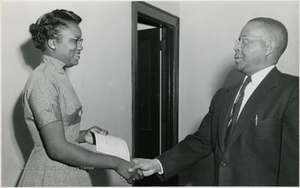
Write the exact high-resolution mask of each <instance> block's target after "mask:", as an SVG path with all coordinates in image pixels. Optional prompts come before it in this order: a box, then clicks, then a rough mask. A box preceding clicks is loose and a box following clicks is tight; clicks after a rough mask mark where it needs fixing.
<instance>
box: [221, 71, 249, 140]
mask: <svg viewBox="0 0 300 188" xmlns="http://www.w3.org/2000/svg"><path fill="white" fill-rule="evenodd" d="M250 82H251V77H250V76H249V77H248V78H247V79H246V80H245V82H244V83H243V84H242V87H241V89H240V92H239V94H238V97H237V99H236V101H235V103H234V104H233V106H232V110H231V113H230V117H229V122H228V125H227V132H226V136H225V144H227V141H228V138H229V136H230V135H231V132H232V130H233V127H234V125H235V123H236V122H237V117H238V114H239V111H240V108H241V105H242V102H243V98H244V94H245V88H246V86H247V85H248V84H249V83H250Z"/></svg>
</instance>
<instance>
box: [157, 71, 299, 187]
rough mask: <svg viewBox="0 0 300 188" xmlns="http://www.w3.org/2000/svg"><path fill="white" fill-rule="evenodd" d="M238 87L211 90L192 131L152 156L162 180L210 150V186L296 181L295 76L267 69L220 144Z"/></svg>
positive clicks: (273, 183)
mask: <svg viewBox="0 0 300 188" xmlns="http://www.w3.org/2000/svg"><path fill="white" fill-rule="evenodd" d="M240 85H241V83H239V84H236V85H233V86H231V87H229V88H225V89H220V90H219V91H217V93H216V94H215V96H214V97H213V100H212V101H211V104H210V108H209V112H208V113H207V114H206V116H205V117H204V119H203V120H202V122H201V124H200V127H199V129H198V131H196V132H195V133H194V134H192V135H188V136H187V137H186V138H185V139H184V140H183V141H181V142H180V143H179V144H177V145H176V146H175V147H174V148H173V149H171V150H169V151H167V152H165V153H164V154H162V155H161V156H158V157H157V159H159V160H160V162H161V163H162V166H163V170H164V174H163V176H162V178H163V179H164V180H166V179H169V178H170V177H172V176H174V175H176V174H178V173H179V172H181V171H183V170H185V169H187V168H188V167H190V166H191V165H193V164H195V163H196V162H198V161H200V160H202V159H204V158H205V157H207V156H208V155H209V154H211V153H213V155H214V167H212V168H214V177H213V179H214V185H220V186H226V185H229V186H234V185H242V186H243V185H244V186H251V185H260V186H275V185H293V186H296V185H299V78H298V77H294V76H290V75H287V74H283V73H281V72H280V71H278V69H277V68H276V67H275V68H274V69H272V70H271V71H270V72H269V74H268V75H267V76H266V77H265V78H264V80H263V81H262V82H261V83H260V85H259V86H258V87H257V88H256V90H255V91H254V92H253V94H252V95H251V97H250V98H249V99H248V101H247V103H246V105H245V106H244V108H243V110H242V112H241V114H240V117H239V119H238V122H237V123H236V125H235V129H234V130H233V133H232V136H231V137H230V138H229V140H228V144H227V145H225V144H224V137H225V132H226V126H227V123H228V120H229V119H228V118H229V113H230V110H231V107H232V104H233V101H234V99H235V97H236V94H237V91H238V89H239V87H240ZM256 116H257V117H258V120H257V123H256V120H255V118H256ZM199 178H201V177H199Z"/></svg>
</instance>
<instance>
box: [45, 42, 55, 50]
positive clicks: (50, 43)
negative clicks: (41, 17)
mask: <svg viewBox="0 0 300 188" xmlns="http://www.w3.org/2000/svg"><path fill="white" fill-rule="evenodd" d="M47 45H48V46H49V48H50V49H52V50H55V48H56V39H49V40H48V42H47Z"/></svg>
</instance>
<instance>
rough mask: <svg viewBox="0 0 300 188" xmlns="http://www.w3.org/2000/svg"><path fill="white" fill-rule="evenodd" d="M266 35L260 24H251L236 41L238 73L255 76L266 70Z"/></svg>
mask: <svg viewBox="0 0 300 188" xmlns="http://www.w3.org/2000/svg"><path fill="white" fill-rule="evenodd" d="M265 38H266V34H265V32H264V30H263V28H262V27H261V26H260V23H256V22H249V23H248V24H247V25H246V26H245V27H244V28H243V29H242V31H241V34H240V36H239V39H238V40H237V41H236V45H235V47H234V51H235V52H236V53H235V55H234V59H235V64H236V68H237V70H238V71H240V72H242V73H244V74H246V75H249V76H251V75H253V74H254V73H256V72H257V71H259V70H261V69H263V68H265V61H266V59H265V58H266V47H267V45H266V44H267V43H266V40H265Z"/></svg>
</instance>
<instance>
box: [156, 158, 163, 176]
mask: <svg viewBox="0 0 300 188" xmlns="http://www.w3.org/2000/svg"><path fill="white" fill-rule="evenodd" d="M154 160H156V161H157V162H158V164H159V166H160V169H161V170H160V171H159V172H158V174H159V175H162V174H163V173H164V169H163V167H162V164H161V162H160V161H159V160H158V159H154Z"/></svg>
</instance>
